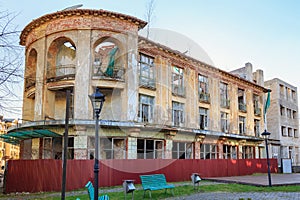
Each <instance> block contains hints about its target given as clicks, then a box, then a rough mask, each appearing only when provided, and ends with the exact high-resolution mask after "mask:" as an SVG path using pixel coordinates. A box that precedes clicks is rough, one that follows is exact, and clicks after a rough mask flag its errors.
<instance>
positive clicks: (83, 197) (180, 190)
mask: <svg viewBox="0 0 300 200" xmlns="http://www.w3.org/2000/svg"><path fill="white" fill-rule="evenodd" d="M201 182H204V183H209V181H201ZM136 187H137V188H139V187H140V185H136ZM117 188H121V186H119V187H117ZM105 189H106V188H105ZM101 190H102V188H101ZM80 191H81V192H83V191H86V190H84V189H81V190H80ZM299 191H300V185H291V186H273V187H259V186H251V185H242V184H235V183H228V184H205V185H204V184H203V185H201V183H200V187H199V188H198V190H194V187H193V185H192V184H187V185H184V186H176V187H175V189H174V195H175V196H187V195H191V194H195V193H197V192H201V193H203V192H299ZM67 194H70V193H67ZM67 194H66V199H67V200H76V198H79V199H80V200H88V199H89V198H88V195H87V194H80V192H78V191H74V192H73V193H72V194H73V195H74V196H67ZM106 194H108V195H109V197H110V200H119V199H124V192H109V193H106ZM143 194H144V192H143V190H142V189H137V190H135V191H134V199H143ZM60 195H61V194H60V193H35V194H23V195H21V194H15V195H12V194H11V195H3V194H2V195H0V199H1V198H20V199H22V197H25V198H31V197H32V198H31V199H37V200H38V199H52V200H60V199H61V197H60ZM170 197H172V194H171V192H170V191H169V190H168V191H167V193H166V194H165V192H164V190H157V191H152V199H164V198H170ZM127 199H131V193H129V194H127ZM145 199H150V198H149V193H148V192H147V193H146V197H145Z"/></svg>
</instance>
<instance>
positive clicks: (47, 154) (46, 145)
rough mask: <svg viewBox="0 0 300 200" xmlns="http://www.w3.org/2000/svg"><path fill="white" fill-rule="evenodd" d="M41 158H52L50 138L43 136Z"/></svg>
mask: <svg viewBox="0 0 300 200" xmlns="http://www.w3.org/2000/svg"><path fill="white" fill-rule="evenodd" d="M43 159H52V138H51V137H44V138H43Z"/></svg>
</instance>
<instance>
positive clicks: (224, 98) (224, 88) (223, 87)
mask: <svg viewBox="0 0 300 200" xmlns="http://www.w3.org/2000/svg"><path fill="white" fill-rule="evenodd" d="M220 97H221V107H223V108H229V106H230V105H229V102H230V101H229V96H228V84H226V83H223V82H221V83H220Z"/></svg>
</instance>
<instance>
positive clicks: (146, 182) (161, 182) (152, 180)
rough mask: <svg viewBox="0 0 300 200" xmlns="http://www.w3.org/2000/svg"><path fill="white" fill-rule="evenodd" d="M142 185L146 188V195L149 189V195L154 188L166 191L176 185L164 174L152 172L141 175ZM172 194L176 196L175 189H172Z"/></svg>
mask: <svg viewBox="0 0 300 200" xmlns="http://www.w3.org/2000/svg"><path fill="white" fill-rule="evenodd" d="M140 179H141V182H142V187H143V190H144V197H145V194H146V192H147V191H149V196H150V198H152V196H151V191H153V190H163V189H165V193H166V192H167V189H170V190H171V189H173V188H175V186H174V185H173V184H168V183H167V180H166V177H165V175H164V174H151V175H141V176H140ZM171 192H172V195H173V196H174V192H173V190H171Z"/></svg>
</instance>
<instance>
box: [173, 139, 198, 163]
mask: <svg viewBox="0 0 300 200" xmlns="http://www.w3.org/2000/svg"><path fill="white" fill-rule="evenodd" d="M193 147H194V146H193V143H189V142H173V147H172V158H173V159H192V158H193V153H194V151H193V149H194V148H193Z"/></svg>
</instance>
